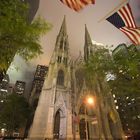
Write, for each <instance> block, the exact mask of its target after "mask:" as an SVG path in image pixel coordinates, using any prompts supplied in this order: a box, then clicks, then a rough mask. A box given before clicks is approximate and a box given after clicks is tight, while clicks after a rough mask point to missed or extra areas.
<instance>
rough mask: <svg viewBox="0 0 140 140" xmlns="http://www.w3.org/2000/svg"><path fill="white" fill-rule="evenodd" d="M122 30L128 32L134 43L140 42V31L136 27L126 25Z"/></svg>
mask: <svg viewBox="0 0 140 140" xmlns="http://www.w3.org/2000/svg"><path fill="white" fill-rule="evenodd" d="M120 30H121V31H123V32H124V33H125V34H127V35H128V37H129V38H130V39H131V41H132V42H133V43H134V44H137V45H138V44H140V33H139V32H138V31H136V29H133V28H127V27H124V28H121V29H120Z"/></svg>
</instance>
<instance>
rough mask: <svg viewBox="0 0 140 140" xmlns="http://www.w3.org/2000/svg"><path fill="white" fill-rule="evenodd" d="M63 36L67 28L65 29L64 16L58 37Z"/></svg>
mask: <svg viewBox="0 0 140 140" xmlns="http://www.w3.org/2000/svg"><path fill="white" fill-rule="evenodd" d="M60 34H63V35H67V28H66V16H64V19H63V22H62V25H61V28H60V32H59V35H60Z"/></svg>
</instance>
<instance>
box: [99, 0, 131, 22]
mask: <svg viewBox="0 0 140 140" xmlns="http://www.w3.org/2000/svg"><path fill="white" fill-rule="evenodd" d="M128 1H129V0H122V2H121V3H120V4H119V5H118V6H117V7H115V8H114V9H113V10H112V11H110V12H109V13H108V14H107V15H106V16H104V17H103V18H101V19H100V20H99V21H98V22H101V21H103V20H104V19H106V18H108V17H109V16H111V15H112V14H113V13H115V12H116V11H117V10H119V9H120V8H121V7H123V6H124V5H125V4H126V3H127V2H128Z"/></svg>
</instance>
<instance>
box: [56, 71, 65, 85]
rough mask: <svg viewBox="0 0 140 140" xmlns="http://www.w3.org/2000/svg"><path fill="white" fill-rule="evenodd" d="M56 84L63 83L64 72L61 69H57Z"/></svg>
mask: <svg viewBox="0 0 140 140" xmlns="http://www.w3.org/2000/svg"><path fill="white" fill-rule="evenodd" d="M57 84H58V85H62V86H63V85H64V72H63V71H62V70H59V71H58V76H57Z"/></svg>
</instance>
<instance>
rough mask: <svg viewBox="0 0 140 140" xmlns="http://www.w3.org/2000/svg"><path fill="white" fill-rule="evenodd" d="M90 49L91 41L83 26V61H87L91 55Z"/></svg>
mask: <svg viewBox="0 0 140 140" xmlns="http://www.w3.org/2000/svg"><path fill="white" fill-rule="evenodd" d="M91 47H92V40H91V37H90V34H89V32H88V29H87V26H86V24H85V45H84V59H85V61H86V60H87V59H88V57H89V55H90V53H91V50H92V49H91Z"/></svg>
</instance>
